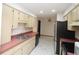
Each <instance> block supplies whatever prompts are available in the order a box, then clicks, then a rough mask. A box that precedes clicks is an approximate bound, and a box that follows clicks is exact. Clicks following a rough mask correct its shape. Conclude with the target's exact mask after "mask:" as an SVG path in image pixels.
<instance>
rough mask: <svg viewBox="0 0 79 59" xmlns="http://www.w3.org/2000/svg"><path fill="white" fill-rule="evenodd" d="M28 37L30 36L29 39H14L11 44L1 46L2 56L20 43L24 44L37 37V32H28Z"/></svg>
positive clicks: (0, 52)
mask: <svg viewBox="0 0 79 59" xmlns="http://www.w3.org/2000/svg"><path fill="white" fill-rule="evenodd" d="M24 34H25V33H24ZM26 35H28V36H29V37H28V38H27V39H16V38H12V39H11V41H10V42H8V43H5V44H3V45H1V46H0V54H2V53H3V52H5V51H7V50H9V49H11V48H13V47H15V46H17V45H19V44H20V43H22V42H24V41H26V40H29V39H30V38H31V37H33V36H35V35H36V32H28V33H26Z"/></svg>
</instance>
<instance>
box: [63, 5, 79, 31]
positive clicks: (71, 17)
mask: <svg viewBox="0 0 79 59" xmlns="http://www.w3.org/2000/svg"><path fill="white" fill-rule="evenodd" d="M64 19H66V20H68V30H74V31H75V30H76V29H78V27H79V5H77V6H76V7H75V8H74V9H72V10H71V11H70V12H69V13H68V14H66V15H65V16H64Z"/></svg>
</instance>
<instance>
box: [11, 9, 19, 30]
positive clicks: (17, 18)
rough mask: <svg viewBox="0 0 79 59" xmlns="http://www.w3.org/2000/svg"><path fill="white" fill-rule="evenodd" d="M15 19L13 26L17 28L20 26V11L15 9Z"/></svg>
mask: <svg viewBox="0 0 79 59" xmlns="http://www.w3.org/2000/svg"><path fill="white" fill-rule="evenodd" d="M13 12H14V14H13V20H12V22H13V23H12V28H13V29H15V28H17V27H18V20H19V11H18V10H16V9H14V11H13Z"/></svg>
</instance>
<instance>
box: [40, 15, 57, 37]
mask: <svg viewBox="0 0 79 59" xmlns="http://www.w3.org/2000/svg"><path fill="white" fill-rule="evenodd" d="M48 19H49V18H46V17H45V18H40V20H41V35H48V36H54V23H55V22H56V16H54V17H53V16H52V17H51V22H48Z"/></svg>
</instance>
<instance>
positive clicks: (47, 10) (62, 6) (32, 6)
mask: <svg viewBox="0 0 79 59" xmlns="http://www.w3.org/2000/svg"><path fill="white" fill-rule="evenodd" d="M72 4H73V3H18V5H20V6H21V7H23V8H25V9H26V10H29V11H30V12H31V13H33V14H35V15H37V16H38V17H40V16H51V15H56V13H58V12H62V13H63V12H64V11H65V10H66V9H67V8H69V7H70V6H72ZM52 9H54V10H56V12H54V13H52V12H51V10H52ZM41 10H43V11H44V13H43V14H40V11H41Z"/></svg>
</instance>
